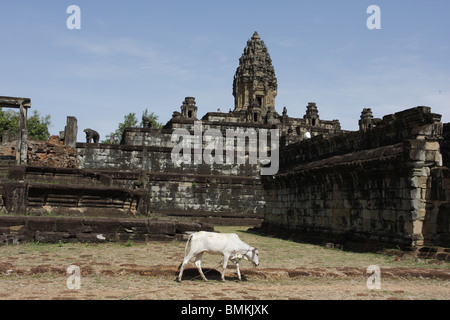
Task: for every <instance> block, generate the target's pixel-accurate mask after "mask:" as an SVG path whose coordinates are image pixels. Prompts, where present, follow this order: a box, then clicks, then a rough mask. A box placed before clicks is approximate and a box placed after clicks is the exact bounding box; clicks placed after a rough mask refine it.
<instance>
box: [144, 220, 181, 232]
mask: <svg viewBox="0 0 450 320" xmlns="http://www.w3.org/2000/svg"><path fill="white" fill-rule="evenodd" d="M175 227H176V224H175V222H173V221H163V220H148V231H149V233H150V235H153V234H163V235H171V236H173V235H175V233H176V229H175Z"/></svg>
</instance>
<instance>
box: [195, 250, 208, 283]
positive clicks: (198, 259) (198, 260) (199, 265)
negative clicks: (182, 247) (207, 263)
mask: <svg viewBox="0 0 450 320" xmlns="http://www.w3.org/2000/svg"><path fill="white" fill-rule="evenodd" d="M202 256H203V252H201V253H199V254H197V255H196V256H195V265H196V266H197V269H198V272H199V273H200V275H201V276H202V278H203V280H204V281H208V279H206V277H205V275H204V274H203V270H202Z"/></svg>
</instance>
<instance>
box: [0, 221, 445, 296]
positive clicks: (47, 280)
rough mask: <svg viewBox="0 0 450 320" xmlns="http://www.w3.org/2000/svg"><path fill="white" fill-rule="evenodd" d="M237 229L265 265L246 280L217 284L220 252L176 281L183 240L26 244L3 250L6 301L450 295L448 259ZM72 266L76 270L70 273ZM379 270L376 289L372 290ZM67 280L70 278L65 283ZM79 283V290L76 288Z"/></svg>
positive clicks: (1, 284) (245, 272)
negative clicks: (200, 270) (331, 245)
mask: <svg viewBox="0 0 450 320" xmlns="http://www.w3.org/2000/svg"><path fill="white" fill-rule="evenodd" d="M216 229H218V230H219V231H221V232H237V233H238V235H239V236H240V237H241V239H242V240H244V241H245V242H247V243H249V244H251V245H253V246H258V248H259V250H260V260H261V261H260V262H261V264H260V266H259V267H257V268H255V267H253V266H252V265H251V264H250V263H249V262H247V261H242V263H241V273H242V277H243V281H239V280H238V279H237V275H236V270H235V269H234V267H232V266H229V268H227V271H226V280H227V281H226V282H225V283H222V282H221V281H220V273H219V272H220V271H221V268H220V267H219V262H220V259H221V258H220V256H211V255H207V254H205V255H204V262H203V270H204V272H205V275H206V277H207V278H208V279H209V281H208V282H206V283H205V282H203V281H202V280H201V278H200V277H199V276H198V272H197V270H196V268H195V266H194V265H193V264H190V265H188V269H186V270H185V273H184V276H183V282H182V283H178V282H177V281H176V276H177V267H178V265H179V264H180V263H181V261H182V259H183V256H184V250H185V248H184V247H185V243H184V242H180V241H173V242H152V243H145V244H138V243H131V242H129V243H126V244H117V243H106V244H80V243H67V244H52V245H49V244H36V243H32V244H23V245H9V246H4V247H0V299H2V300H17V299H21V300H72V299H80V300H112V299H114V300H117V299H125V300H141V299H152V300H204V299H207V300H236V299H239V300H297V299H302V300H303V299H308V300H310V299H314V300H373V299H377V300H380V299H381V300H386V299H388V300H391V299H392V300H394V299H401V300H410V299H414V300H418V299H421V300H429V299H433V300H434V299H437V300H449V299H450V263H448V262H441V261H426V260H418V259H412V258H401V259H399V258H395V257H392V256H386V255H381V254H368V253H365V254H363V253H354V252H346V251H341V250H336V249H327V248H324V247H322V246H315V245H309V244H301V243H295V242H292V241H286V240H280V239H274V238H270V237H262V236H258V235H254V234H251V233H248V232H246V231H245V230H246V229H245V228H242V227H238V228H233V227H219V228H216ZM71 265H75V266H77V267H79V270H80V275H79V277H78V278H76V279H77V280H79V282H76V281H75V280H74V275H75V274H68V273H67V268H68V267H69V266H71ZM370 265H376V266H378V267H379V269H380V277H379V280H380V287H379V289H372V290H371V289H369V288H368V286H367V281H368V279H369V277H371V276H373V275H372V274H371V273H368V272H367V267H368V266H370ZM68 280H69V281H68ZM74 284H79V287H76V286H74Z"/></svg>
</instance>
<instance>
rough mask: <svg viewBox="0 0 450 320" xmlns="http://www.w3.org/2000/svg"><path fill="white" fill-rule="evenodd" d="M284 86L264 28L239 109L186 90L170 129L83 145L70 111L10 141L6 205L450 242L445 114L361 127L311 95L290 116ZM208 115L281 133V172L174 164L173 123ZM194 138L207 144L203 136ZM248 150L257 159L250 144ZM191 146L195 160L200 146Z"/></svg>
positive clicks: (392, 118)
mask: <svg viewBox="0 0 450 320" xmlns="http://www.w3.org/2000/svg"><path fill="white" fill-rule="evenodd" d="M277 90H278V84H277V78H276V74H275V68H274V66H273V63H272V59H271V57H270V54H269V51H268V49H267V46H266V44H265V43H264V41H263V40H261V38H260V36H259V35H258V33H257V32H255V33H254V34H253V36H252V37H251V39H249V40H248V41H247V44H246V46H245V48H244V51H243V53H242V56H241V57H240V58H239V62H238V66H237V69H236V73H235V75H234V79H233V83H232V94H233V96H234V109H233V110H231V109H230V110H229V111H228V112H221V111H217V112H208V113H206V114H205V115H203V116H202V117H201V116H200V115H198V112H197V111H198V108H197V105H196V101H195V98H194V97H186V98H184V101H183V99H180V101H181V107H180V109H179V110H177V111H174V112H173V115H172V118H171V119H170V120H169V121H168V122H167V123H166V124H165V125H164V127H163V128H162V129H156V128H152V127H151V125H149V124H148V122H146V121H144V126H143V127H142V128H126V129H125V131H124V134H123V136H122V140H121V143H120V144H118V145H115V144H99V143H91V142H90V141H88V142H86V143H81V142H76V141H75V139H74V137H76V134H77V130H78V125H77V119H76V118H75V117H68V118H67V125H66V128H65V130H64V131H62V132H61V134H60V136H59V137H52V138H51V141H49V142H46V143H44V144H43V145H39V146H36V142H29V146H28V156H27V157H24V156H23V150H24V146H23V141H22V140H23V139H19V140H21V141H20V143H19V142H16V143H14V142H11V143H10V144H9V145H8V143H9V142H8V141H4V142H3V147H4V148H7V147H8V146H11V148H12V149H14V150H16V151H14V150H13V151H11V150H10V152H9V154H10V155H11V156H14V155H16V156H14V157H13V158H14V159H12V160H11V161H13V160H14V161H13V162H14V163H15V162H16V161H17V162H18V164H19V165H18V166H14V165H11V166H10V165H7V164H4V165H3V167H4V170H3V171H2V172H4V173H3V174H4V177H5V178H4V179H3V180H2V182H1V183H0V191H1V194H2V203H1V205H2V207H3V210H4V211H6V212H8V213H10V214H12V213H18V214H24V213H27V214H30V215H33V214H34V215H41V214H46V213H56V214H63V215H68V216H74V217H79V216H82V217H85V216H94V217H97V216H107V217H129V218H136V217H143V216H144V217H145V216H149V215H156V214H157V215H165V216H178V217H184V218H186V219H191V218H192V219H196V221H201V222H205V223H206V222H211V223H214V224H221V223H223V224H236V223H239V224H245V225H254V226H258V230H259V231H260V232H268V233H270V234H282V235H292V236H294V237H298V238H301V239H307V240H311V241H319V242H320V241H333V242H339V243H359V244H362V245H363V246H366V247H367V246H368V244H373V245H378V244H380V245H381V244H383V245H386V244H387V245H391V246H400V247H408V248H411V247H417V246H423V245H441V246H450V171H449V169H448V166H449V164H450V151H449V150H450V143H449V138H450V134H449V129H450V125H449V124H443V123H442V122H441V116H440V115H438V114H434V113H432V112H431V108H429V107H424V106H419V107H415V108H411V109H407V110H403V111H399V112H397V113H394V114H390V115H386V116H384V117H383V118H374V117H373V113H372V110H371V109H370V108H362V112H361V117H360V120H359V130H358V131H345V130H342V129H341V126H340V123H339V121H338V120H323V119H321V118H320V116H319V108H318V106H317V105H316V103H314V102H308V103H305V114H304V116H303V117H302V118H294V117H290V116H289V115H288V110H287V108H286V107H283V108H280V107H279V106H277V105H276V97H277ZM11 101H13V102H14V103H13V105H11ZM21 101H22V102H23V101H26V102H27V108H29V107H31V100H29V99H27V100H24V99H20V98H16V100H14V98H8V99H7V97H0V106H6V107H10V106H12V107H20V106H21V105H22V104H21V103H22V102H21ZM7 102H8V103H9V104H8V105H7V104H6V103H7ZM280 109H281V113H280V112H279V111H278V110H280ZM200 122H201V127H200V130H202V132H201V133H203V132H205V131H207V130H212V129H214V130H216V132H219V133H220V134H222V136H223V138H224V139H225V137H226V134H227V132H228V131H230V130H235V131H236V130H238V129H241V130H244V131H246V132H249V131H250V130H254V131H255V132H262V130H263V129H264V130H269V129H270V130H273V129H275V130H278V131H277V132H279V140H280V141H279V142H280V143H279V145H280V147H279V150H270V151H271V152H279V171H278V172H277V173H276V174H274V175H270V176H262V175H261V174H260V173H261V168H262V167H263V166H264V165H265V164H262V163H260V162H257V163H250V161H247V162H245V163H244V164H238V163H237V162H233V163H206V162H205V161H202V162H201V163H195V161H191V162H185V163H182V164H181V165H180V164H176V163H174V161H173V159H172V151H173V150H174V147H175V146H176V144H177V141H176V140H175V141H174V140H173V139H172V137H173V133H174V131H175V130H179V129H183V130H185V132H188V133H189V134H192V136H195V133H196V131H197V130H199V127H198V126H196V124H198V123H200ZM25 130H26V128H25ZM21 136H22V137H26V134H25V135H21ZM4 137H5V135H4ZM19 138H20V137H19ZM224 141H227V140H224ZM195 143H196V142H195V141H193V142H192V145H195ZM197 143H200V152H203V151H204V150H205V146H206V143H205V141H202V140H200V142H199V141H197ZM229 143H230V142H229V141H227V142H226V143H225V144H224V145H223V146H222V148H223V149H224V150H223V153H224V154H225V153H226V150H225V149H226V148H227V146H229V145H228V144H229ZM231 144H232V145H233V146H234V139H233V140H232V141H231ZM197 147H198V146H197ZM17 150H22V152H18V151H17ZM243 151H244V152H245V153H246V155H247V156H248V152H249V149H248V146H247V147H245V150H243ZM4 152H6V151H4ZM190 152H192V156H193V157H192V159H195V156H196V149H195V147H193V148H192V149H191V151H190ZM216 152H217V150H216ZM238 153H239V150H236V154H235V156H237V154H238ZM4 154H6V153H4ZM17 154H19V155H20V154H22V156H20V159H19V160H17V159H18V158H17ZM5 157H6V156H4V158H5ZM5 159H6V158H5ZM5 161H6V160H5ZM127 230H130V229H129V228H128V229H127ZM444 259H445V257H444Z"/></svg>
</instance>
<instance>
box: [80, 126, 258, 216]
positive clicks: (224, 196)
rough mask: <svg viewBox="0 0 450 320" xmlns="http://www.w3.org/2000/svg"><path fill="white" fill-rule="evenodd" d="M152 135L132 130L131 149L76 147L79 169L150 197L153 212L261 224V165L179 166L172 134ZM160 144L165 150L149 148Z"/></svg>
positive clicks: (127, 138)
mask: <svg viewBox="0 0 450 320" xmlns="http://www.w3.org/2000/svg"><path fill="white" fill-rule="evenodd" d="M154 131H155V130H154V129H139V128H128V129H127V131H126V133H125V134H124V139H123V142H126V143H127V144H122V145H101V144H85V143H78V144H77V151H78V160H79V164H80V166H81V167H82V168H84V170H87V171H89V170H95V171H96V172H101V173H104V174H105V175H109V176H111V178H112V183H113V185H115V186H119V187H123V188H131V189H133V188H139V189H140V190H142V191H144V192H148V194H149V199H150V202H151V204H150V210H151V212H156V213H164V214H169V215H175V216H180V215H181V216H196V217H213V218H231V217H232V218H240V219H254V221H255V222H254V223H252V224H258V223H260V222H261V221H262V218H263V208H264V198H263V190H262V186H261V180H260V166H259V165H258V164H248V163H246V164H243V165H237V164H215V163H214V164H211V165H210V164H206V163H205V162H203V163H202V164H200V165H197V164H194V163H193V161H192V163H190V164H182V165H181V166H175V165H174V162H173V161H172V158H171V152H172V147H170V146H173V143H172V142H170V138H168V137H169V135H168V133H167V132H165V130H164V129H163V130H156V131H155V132H154ZM169 131H170V132H172V130H169ZM158 143H160V144H162V145H163V147H152V146H146V144H158ZM131 144H135V145H131ZM143 144H144V145H143ZM193 155H194V149H192V156H193Z"/></svg>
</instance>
